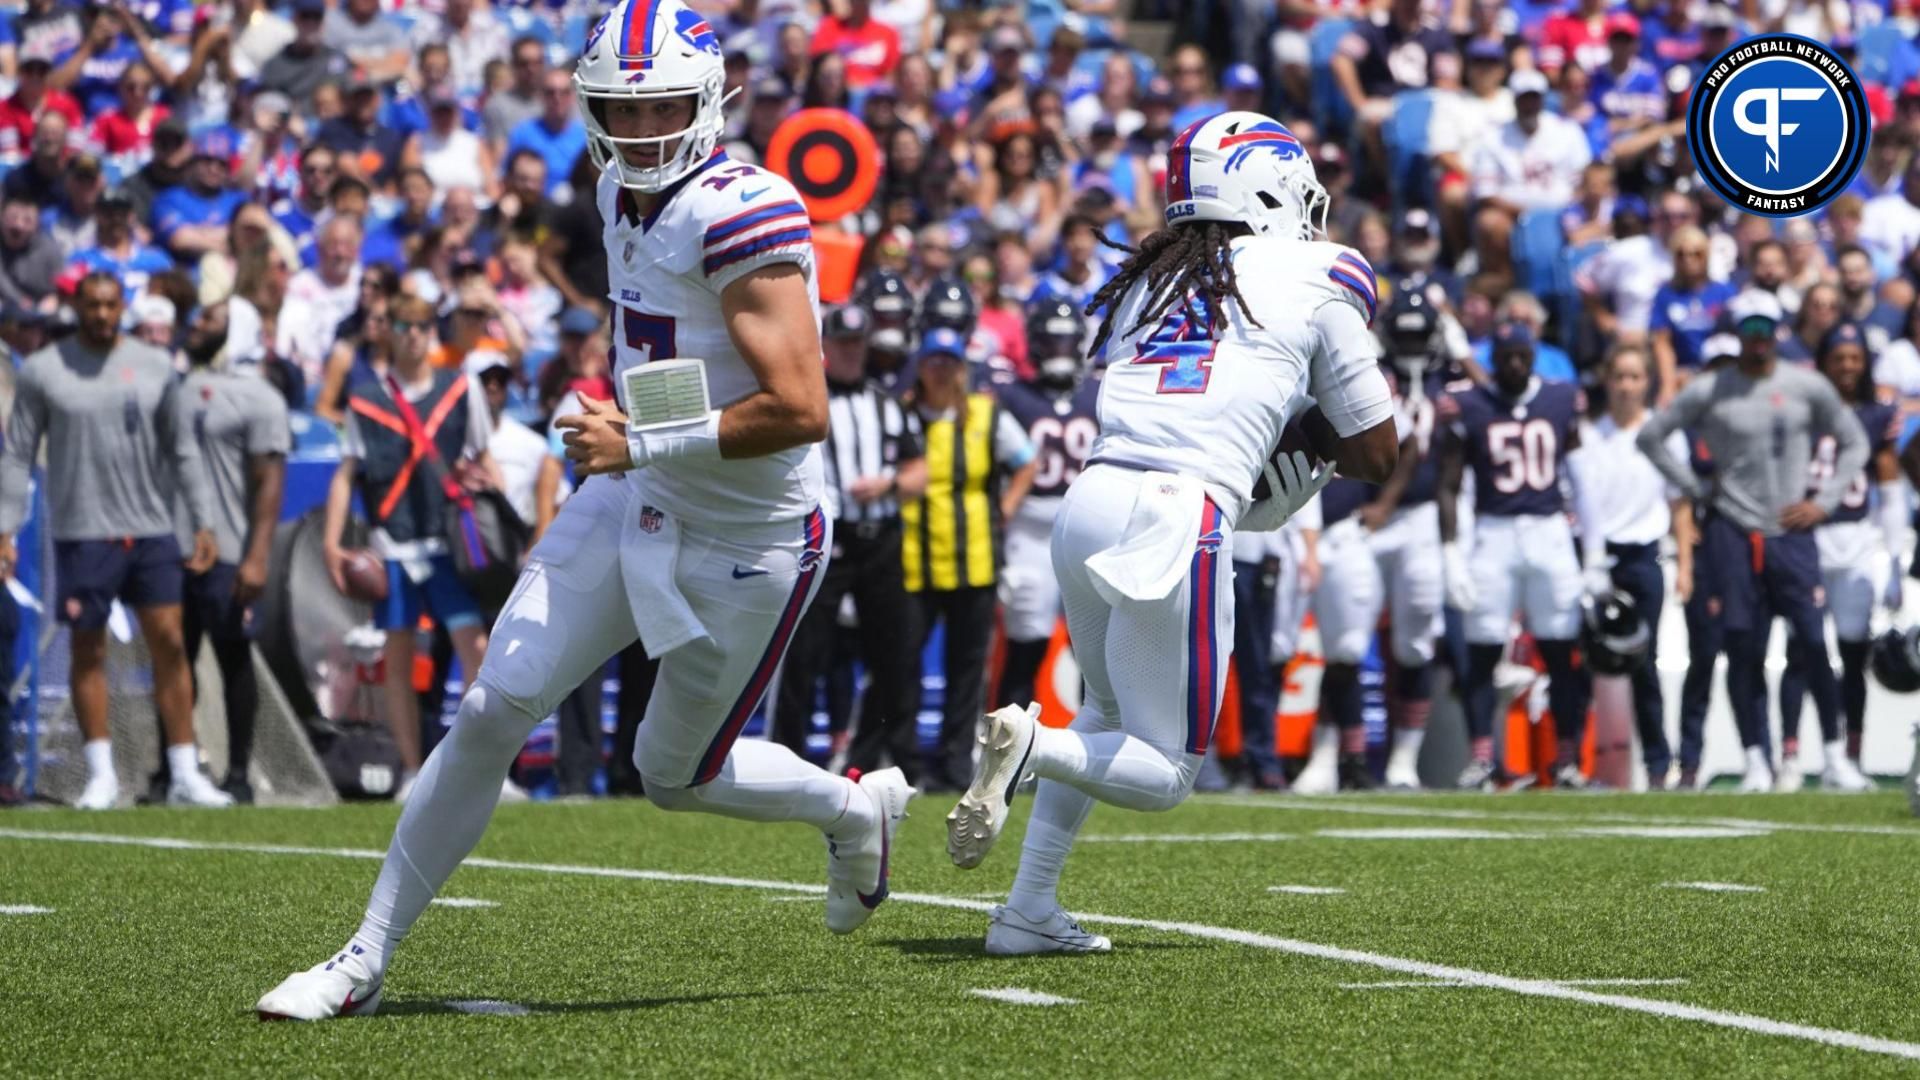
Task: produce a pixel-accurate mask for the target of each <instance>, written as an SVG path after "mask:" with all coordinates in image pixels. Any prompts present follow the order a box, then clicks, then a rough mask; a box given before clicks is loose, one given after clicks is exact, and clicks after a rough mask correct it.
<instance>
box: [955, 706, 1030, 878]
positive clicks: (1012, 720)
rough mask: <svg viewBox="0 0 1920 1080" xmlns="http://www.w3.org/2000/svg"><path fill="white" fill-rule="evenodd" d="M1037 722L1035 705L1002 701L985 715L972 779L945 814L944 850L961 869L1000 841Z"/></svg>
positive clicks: (1024, 768) (976, 864) (982, 856)
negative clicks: (998, 706)
mask: <svg viewBox="0 0 1920 1080" xmlns="http://www.w3.org/2000/svg"><path fill="white" fill-rule="evenodd" d="M1039 726H1040V706H1038V705H1028V706H1026V707H1025V708H1022V707H1021V706H1019V705H1006V706H1003V707H1001V708H999V709H995V710H994V711H993V712H990V713H988V714H987V727H986V730H985V731H983V732H981V733H980V762H979V764H977V765H975V766H974V770H973V783H972V784H970V785H968V787H967V791H966V794H964V795H962V796H960V802H959V804H958V805H956V806H955V807H954V808H953V812H952V813H950V814H948V815H947V854H948V855H950V856H952V857H953V865H955V866H957V867H959V868H960V869H962V870H971V869H973V868H974V867H976V866H979V865H980V861H981V860H982V859H985V858H986V857H987V852H989V851H991V850H993V842H994V841H995V840H998V839H1000V830H1001V829H1002V828H1003V827H1004V826H1005V825H1006V824H1007V807H1008V806H1009V805H1010V804H1011V803H1012V802H1013V793H1014V791H1015V790H1016V789H1017V788H1018V787H1019V786H1020V777H1021V774H1023V773H1025V772H1026V771H1027V758H1028V756H1029V755H1031V754H1032V753H1033V738H1034V733H1035V732H1036V731H1037V730H1038V729H1039Z"/></svg>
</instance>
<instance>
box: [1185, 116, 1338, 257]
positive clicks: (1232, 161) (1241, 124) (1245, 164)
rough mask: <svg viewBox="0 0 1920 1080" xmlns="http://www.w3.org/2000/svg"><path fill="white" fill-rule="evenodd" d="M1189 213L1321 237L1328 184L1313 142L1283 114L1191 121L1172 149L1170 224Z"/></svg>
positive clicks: (1269, 231) (1268, 231) (1192, 217)
mask: <svg viewBox="0 0 1920 1080" xmlns="http://www.w3.org/2000/svg"><path fill="white" fill-rule="evenodd" d="M1184 221H1233V222H1239V223H1240V224H1243V225H1246V226H1247V227H1249V228H1251V229H1252V230H1253V231H1254V232H1256V233H1260V234H1262V235H1272V236H1282V237H1286V238H1288V239H1299V240H1318V239H1322V238H1323V237H1325V236H1326V231H1327V189H1326V188H1323V187H1321V186H1320V181H1319V180H1318V179H1316V178H1315V177H1314V174H1313V162H1312V161H1311V160H1310V159H1309V158H1308V157H1307V150H1306V147H1304V146H1302V145H1300V140H1299V139H1297V138H1295V137H1294V135H1293V132H1291V131H1288V130H1287V129H1286V127H1285V125H1283V124H1281V123H1280V122H1279V121H1278V120H1275V119H1273V118H1272V117H1270V116H1262V115H1261V114H1259V113H1255V112H1226V113H1220V114H1218V115H1216V116H1210V117H1208V118H1206V119H1205V120H1199V121H1196V122H1194V123H1192V124H1190V125H1188V126H1187V129H1186V130H1185V131H1182V132H1181V133H1180V135H1179V137H1178V138H1176V139H1174V140H1173V147H1172V149H1170V150H1169V151H1168V152H1167V224H1169V225H1177V224H1179V223H1181V222H1184Z"/></svg>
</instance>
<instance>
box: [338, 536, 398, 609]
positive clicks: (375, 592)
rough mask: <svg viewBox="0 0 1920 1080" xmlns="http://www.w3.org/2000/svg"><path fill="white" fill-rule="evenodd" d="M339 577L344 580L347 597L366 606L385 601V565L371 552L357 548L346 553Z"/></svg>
mask: <svg viewBox="0 0 1920 1080" xmlns="http://www.w3.org/2000/svg"><path fill="white" fill-rule="evenodd" d="M340 576H341V577H342V578H344V579H345V580H346V583H347V589H346V592H347V596H348V597H350V598H352V599H354V600H359V601H362V602H364V603H368V604H379V603H384V602H385V601H386V599H387V564H386V563H385V562H384V561H382V560H381V559H380V558H379V557H378V556H376V555H375V554H374V553H373V552H371V551H368V550H366V549H365V548H359V549H356V550H353V551H349V552H347V553H346V558H345V559H344V560H342V563H341V567H340Z"/></svg>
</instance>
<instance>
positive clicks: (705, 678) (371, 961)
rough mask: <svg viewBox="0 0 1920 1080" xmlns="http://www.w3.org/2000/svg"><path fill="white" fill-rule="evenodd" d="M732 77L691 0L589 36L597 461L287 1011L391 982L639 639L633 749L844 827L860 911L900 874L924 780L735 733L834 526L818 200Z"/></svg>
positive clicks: (585, 76)
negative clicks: (561, 717)
mask: <svg viewBox="0 0 1920 1080" xmlns="http://www.w3.org/2000/svg"><path fill="white" fill-rule="evenodd" d="M725 80H726V74H725V70H724V67H723V64H722V60H721V51H720V46H719V43H718V40H717V39H716V37H715V35H714V33H713V30H712V29H711V28H710V27H709V26H708V25H707V22H706V20H705V19H703V18H702V17H701V16H700V15H698V14H697V13H696V12H694V11H693V10H692V9H690V8H689V7H687V6H686V4H684V3H683V2H682V0H623V2H621V3H619V4H616V5H615V6H614V7H613V8H612V10H611V11H609V12H608V13H607V15H606V16H605V17H604V18H602V19H601V20H600V22H599V23H598V24H597V25H596V26H595V27H594V28H593V30H592V31H591V33H589V35H588V36H587V40H586V46H585V52H584V55H583V56H582V57H581V58H580V61H579V63H578V65H577V66H576V67H575V69H574V86H575V90H576V93H577V96H578V98H579V103H580V111H581V113H582V114H583V117H584V120H585V123H586V127H587V131H588V133H589V142H588V148H589V151H590V152H591V154H592V156H593V161H594V163H595V164H596V165H597V166H598V167H599V168H600V170H601V175H600V180H599V188H598V199H599V204H600V210H601V214H602V216H603V218H604V219H605V221H606V225H605V231H604V234H603V240H604V243H605V246H606V252H607V268H608V280H609V289H608V296H607V299H608V301H609V302H610V304H611V306H612V308H613V320H614V324H613V327H612V331H613V334H612V336H613V340H614V343H615V347H616V351H617V354H618V356H617V363H616V365H615V382H616V386H617V387H618V390H619V393H620V403H619V405H616V404H615V403H613V402H596V401H586V402H585V403H584V406H583V407H584V408H585V409H586V412H585V413H584V414H583V415H578V416H565V417H561V418H559V419H558V420H557V421H555V423H556V424H557V425H558V426H559V427H560V428H562V429H564V430H565V431H566V436H565V441H566V444H567V455H568V457H569V458H571V459H572V460H573V462H574V465H575V468H576V470H577V471H579V472H580V473H583V474H585V475H587V476H588V479H587V480H586V481H585V482H584V483H583V484H582V486H581V488H580V490H579V491H578V492H577V493H576V494H575V495H574V496H573V497H572V498H570V499H568V500H567V503H566V505H565V507H564V508H563V509H562V510H561V512H560V514H559V516H558V517H557V518H555V519H554V521H553V524H552V525H551V527H550V528H549V530H548V532H547V534H546V536H545V537H544V538H543V539H542V540H541V542H540V544H539V545H538V546H537V547H536V548H535V549H534V551H533V553H532V557H531V558H530V559H529V560H528V564H527V567H526V569H525V571H523V572H522V574H521V576H520V580H519V583H518V585H517V586H516V587H515V589H514V592H513V595H512V596H511V597H510V598H509V599H508V601H507V604H506V607H505V609H504V610H503V611H502V612H501V613H500V617H499V620H498V621H497V622H496V624H495V625H494V628H493V634H492V638H491V640H490V642H489V645H488V648H487V653H486V660H485V662H484V663H483V664H482V665H481V667H480V670H479V672H478V673H477V674H476V675H475V676H474V677H473V680H472V685H471V686H470V687H469V688H468V690H467V694H466V697H465V698H464V700H462V702H461V704H460V713H459V717H458V719H457V720H456V721H455V723H454V725H453V729H452V731H451V733H450V734H449V735H448V736H447V738H446V740H445V741H444V742H442V743H441V744H440V746H439V748H438V749H436V750H435V751H434V753H433V755H432V756H431V757H430V758H429V759H428V760H427V762H426V765H425V767H424V768H423V769H422V770H421V773H420V777H419V780H418V781H417V782H416V783H415V786H414V790H413V796H412V798H411V799H410V800H409V801H408V802H407V806H406V810H405V812H404V813H403V814H402V815H401V817H400V823H399V825H398V827H397V828H396V830H395V833H394V838H393V843H392V846H391V847H390V848H389V849H388V852H387V857H386V862H385V864H384V865H383V866H382V867H381V870H380V876H379V879H378V880H377V881H376V882H375V884H374V889H373V896H372V898H371V899H370V900H369V901H368V904H367V909H366V916H365V919H364V921H363V922H362V923H361V924H360V928H359V929H358V930H357V931H356V932H355V933H354V934H353V935H352V937H351V938H350V939H349V940H348V941H347V943H346V945H344V946H342V947H341V948H340V949H338V950H336V951H335V952H334V953H332V954H331V955H329V956H328V958H327V959H325V960H323V961H322V962H321V963H320V964H318V965H317V966H315V967H314V968H312V969H310V970H308V971H304V972H299V973H296V974H294V975H292V976H290V977H289V978H287V979H286V981H284V982H282V983H281V984H280V985H279V986H277V987H275V988H274V989H273V990H271V991H269V992H268V993H267V994H266V996H265V997H263V998H261V999H260V1002H259V1005H258V1006H257V1011H258V1013H259V1014H260V1016H261V1017H262V1018H263V1019H281V1018H285V1019H301V1020H318V1019H324V1018H327V1017H332V1016H338V1015H342V1014H347V1013H360V1014H364V1013H368V1012H371V1011H373V1010H374V1009H375V1008H376V1007H377V1006H378V1005H379V1001H380V995H381V987H382V982H383V980H384V978H385V975H386V972H387V967H388V964H389V962H390V961H391V959H392V956H393V951H394V949H395V947H396V946H398V944H399V943H400V941H401V939H402V938H403V937H404V936H405V935H406V933H407V931H408V929H409V928H410V927H412V925H413V923H414V920H416V919H417V918H418V917H419V916H420V913H421V912H422V911H423V910H425V908H426V906H427V903H428V901H430V900H431V899H432V898H433V895H434V893H435V892H437V891H438V890H439V888H440V887H441V885H442V884H443V883H444V882H445V881H446V880H447V877H448V876H449V875H450V874H452V873H453V871H454V869H455V867H457V866H458V865H459V864H460V862H461V860H462V859H464V858H465V857H466V855H467V853H468V852H470V851H471V850H472V849H473V846H474V845H475V844H476V843H477V842H478V841H479V839H480V835H481V833H482V832H483V831H484V830H485V828H486V825H487V820H488V818H489V817H490V816H491V814H492V812H493V807H494V802H495V800H496V799H497V798H498V796H499V792H500V780H501V777H502V776H504V775H505V774H506V771H507V768H508V766H509V764H510V763H511V762H512V760H513V758H514V755H515V754H516V753H517V752H518V751H519V749H520V747H521V744H522V743H523V742H525V740H526V737H527V734H528V732H529V731H531V730H532V729H533V727H534V725H535V723H536V722H537V721H538V720H539V719H540V718H541V717H544V716H546V715H548V714H549V713H551V712H552V711H553V710H554V708H555V706H556V705H558V704H559V702H560V701H561V699H562V698H564V697H565V696H566V695H568V694H570V693H571V692H572V691H573V690H574V688H575V687H577V686H579V685H580V684H581V682H582V681H583V680H585V679H587V678H588V677H590V676H591V675H592V674H593V673H594V672H596V671H598V670H599V669H600V667H601V665H602V664H603V663H604V662H605V661H606V660H607V658H608V657H610V656H612V655H613V654H614V653H616V652H619V651H620V650H621V649H623V648H625V647H626V646H627V645H628V644H629V643H631V642H632V641H633V640H634V639H635V638H636V637H638V638H639V639H640V640H641V641H642V642H643V643H644V644H645V646H646V650H647V653H648V655H650V656H653V657H657V658H660V671H659V679H658V683H657V685H656V687H655V689H654V692H653V697H652V700H651V702H650V704H649V706H648V709H647V715H646V719H645V722H644V723H642V724H641V726H640V732H639V737H638V740H637V742H636V744H635V747H634V764H635V766H636V768H637V769H638V771H639V773H640V776H641V778H642V779H643V781H644V782H645V785H646V793H647V797H648V798H649V799H650V800H652V801H653V802H654V803H655V804H656V805H658V806H660V807H662V808H664V809H668V810H699V811H704V812H707V813H714V814H724V815H727V816H730V817H738V818H748V819H751V820H755V821H804V822H806V823H807V824H809V825H813V826H815V827H817V828H818V829H820V830H821V832H822V833H824V834H825V836H826V847H827V897H826V901H827V902H826V921H827V926H828V928H829V929H831V930H833V931H834V932H836V933H847V932H849V931H852V930H854V929H856V928H858V927H859V926H860V925H861V924H862V923H863V922H865V921H866V919H867V917H868V916H869V915H870V914H871V913H872V911H873V909H874V908H875V907H877V906H878V905H879V903H880V902H881V901H882V900H884V899H885V898H886V896H887V863H888V857H889V854H890V848H891V845H892V841H893V834H894V830H895V829H896V828H897V826H898V825H899V822H900V820H901V819H902V818H903V817H904V816H905V813H906V809H905V808H906V803H907V800H908V799H909V798H910V797H912V795H913V794H914V792H913V789H912V788H910V787H908V786H907V784H906V782H905V781H904V780H903V779H902V778H901V775H900V772H899V770H897V769H888V770H886V771H884V772H877V773H871V774H868V775H867V776H865V777H863V778H861V779H860V780H859V781H858V782H855V781H852V780H848V779H845V778H842V777H838V776H834V775H832V774H830V773H827V772H825V771H823V770H821V769H819V768H816V767H814V766H813V765H810V764H808V763H807V762H806V761H804V760H802V759H800V758H799V757H797V756H795V755H794V754H793V753H792V752H791V751H790V750H788V749H787V748H786V747H784V746H781V745H779V744H778V743H774V742H768V741H762V740H757V739H750V740H745V741H736V740H738V738H739V735H740V731H741V729H742V728H743V727H744V726H745V725H746V722H747V719H748V716H749V715H750V714H751V713H752V712H753V710H754V708H755V706H756V705H758V703H759V702H760V700H761V698H762V697H764V696H765V694H766V691H767V688H768V686H769V684H770V683H771V681H772V679H773V674H774V670H775V669H776V668H777V667H778V666H779V664H780V660H781V657H782V656H783V655H784V654H785V652H786V649H787V645H788V642H789V640H790V639H791V637H792V635H793V632H794V628H795V626H796V625H797V624H798V623H799V621H800V616H801V614H802V612H803V611H804V610H805V609H806V606H807V604H808V602H809V601H810V599H811V598H812V596H813V593H814V591H815V589H816V588H818V586H819V583H820V579H821V577H822V575H823V574H824V572H825V562H826V558H827V552H828V551H829V550H831V547H832V537H831V536H830V535H829V533H830V525H829V520H828V518H827V516H826V515H825V514H823V513H822V512H821V510H820V499H821V494H822V486H823V485H822V466H821V461H820V455H819V452H818V450H817V449H816V447H815V445H814V444H816V443H817V442H819V441H820V440H821V439H822V438H824V437H825V435H826V432H827V390H826V381H825V376H824V373H823V369H822V366H821V359H820V357H821V349H820V340H819V325H820V321H819V311H818V292H817V289H816V285H815V280H814V267H813V261H812V248H811V244H810V239H811V232H810V229H809V226H808V218H807V214H806V211H805V210H804V209H803V208H802V206H801V204H800V201H799V198H798V196H797V195H796V194H795V192H794V189H793V187H792V186H791V185H789V184H788V183H787V182H786V181H785V180H784V179H782V178H781V177H779V176H777V175H775V174H773V173H770V172H767V171H765V170H763V169H761V168H759V167H757V166H753V165H745V164H740V163H737V162H732V161H729V160H728V159H727V157H726V155H725V153H724V152H721V151H719V150H717V149H716V144H717V142H718V140H719V137H720V134H721V131H722V128H723V124H724V121H723V117H722V112H723V108H724V106H725V102H726V97H727V95H726V93H725V90H724V86H725ZM696 358H697V359H696ZM623 410H624V411H623Z"/></svg>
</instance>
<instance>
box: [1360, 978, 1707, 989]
mask: <svg viewBox="0 0 1920 1080" xmlns="http://www.w3.org/2000/svg"><path fill="white" fill-rule="evenodd" d="M1546 981H1547V982H1550V983H1552V984H1553V985H1555V986H1684V985H1686V982H1687V980H1685V979H1548V980H1546ZM1476 985H1478V984H1476V983H1469V982H1458V981H1444V982H1442V981H1436V980H1433V979H1394V980H1389V981H1387V982H1356V983H1341V984H1340V989H1342V990H1435V989H1437V990H1448V989H1459V988H1461V987H1473V986H1476Z"/></svg>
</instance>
